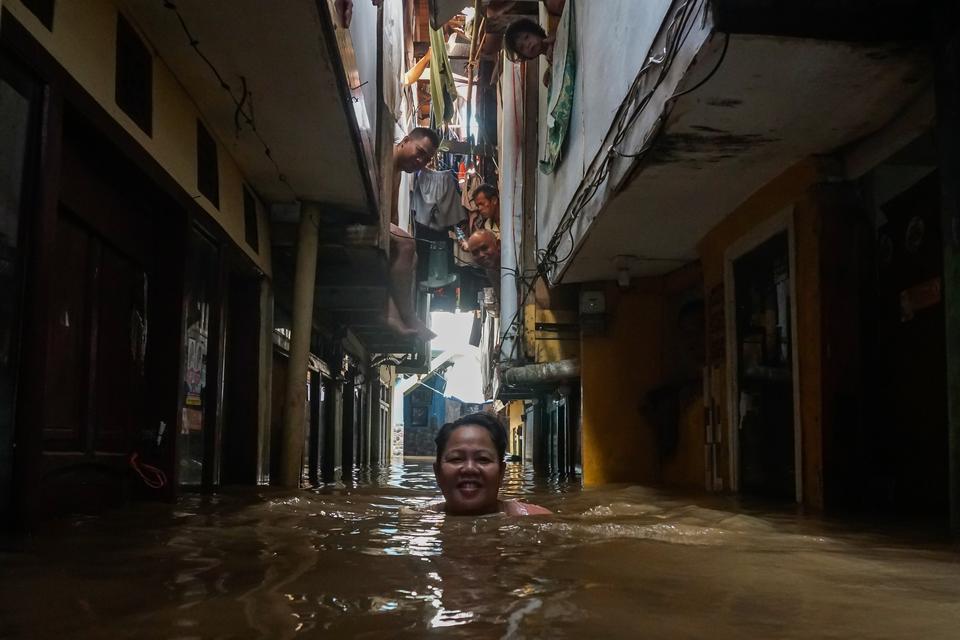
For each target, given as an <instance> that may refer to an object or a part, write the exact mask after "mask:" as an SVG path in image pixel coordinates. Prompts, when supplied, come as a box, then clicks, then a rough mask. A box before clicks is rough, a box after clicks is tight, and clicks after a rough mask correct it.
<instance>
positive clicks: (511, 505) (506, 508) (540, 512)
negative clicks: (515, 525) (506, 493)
mask: <svg viewBox="0 0 960 640" xmlns="http://www.w3.org/2000/svg"><path fill="white" fill-rule="evenodd" d="M503 512H504V513H505V514H507V515H508V516H545V515H550V514H552V513H553V511H550V509H547V508H546V507H541V506H540V505H538V504H530V503H529V502H520V501H519V500H508V501H507V502H504V503H503Z"/></svg>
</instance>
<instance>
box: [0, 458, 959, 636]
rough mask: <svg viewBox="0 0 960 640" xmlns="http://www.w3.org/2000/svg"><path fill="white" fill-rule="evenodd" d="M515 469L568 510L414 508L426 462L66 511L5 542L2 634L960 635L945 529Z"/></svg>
mask: <svg viewBox="0 0 960 640" xmlns="http://www.w3.org/2000/svg"><path fill="white" fill-rule="evenodd" d="M508 475H509V480H508V481H507V482H506V484H505V491H506V493H507V494H508V496H512V497H517V496H520V495H523V496H525V497H526V499H530V500H532V501H535V502H539V503H542V504H544V505H546V506H548V507H550V508H551V509H554V510H555V511H556V513H557V515H556V516H553V517H549V518H527V519H505V518H503V517H486V518H479V519H473V518H448V519H445V518H444V517H443V516H441V515H437V514H429V515H428V514H423V513H418V512H416V511H414V510H412V509H410V508H411V507H416V506H417V505H423V504H426V503H429V502H430V501H432V500H433V499H434V496H435V493H434V492H435V485H434V481H433V477H432V472H431V470H430V467H429V465H428V464H425V463H415V464H406V465H395V466H393V467H391V468H390V469H389V470H388V471H385V472H383V473H381V474H379V475H376V474H375V475H374V476H373V477H370V476H364V477H360V478H357V480H358V481H359V482H357V483H356V486H359V487H361V488H355V489H354V488H339V489H334V488H326V489H322V490H319V491H317V492H296V493H287V492H278V491H270V490H251V491H250V492H247V493H237V492H232V493H231V492H228V493H226V494H221V495H217V496H192V497H191V496H188V497H186V498H184V499H183V500H182V501H181V502H180V503H179V504H177V505H176V506H164V505H158V504H141V505H138V506H136V507H135V508H131V509H126V510H122V511H115V512H112V513H109V514H107V515H105V516H102V517H89V518H75V519H72V520H66V521H60V522H59V523H57V524H56V525H55V527H56V528H57V529H56V530H55V531H52V532H47V533H43V534H38V535H37V536H36V537H34V538H32V539H31V540H29V541H27V542H20V543H18V545H19V547H18V548H15V549H8V550H7V551H5V552H4V553H3V554H2V556H0V558H2V564H3V566H4V578H3V580H2V582H0V620H2V621H3V622H2V625H0V637H3V638H32V639H40V638H108V637H109V638H134V637H135V638H138V639H142V640H147V639H151V638H254V637H262V638H293V637H325V638H361V637H370V638H374V637H375V638H392V637H398V638H419V637H424V636H425V635H427V634H428V632H438V633H441V634H442V635H444V636H450V637H482V638H497V637H505V638H543V637H553V638H559V637H567V638H583V637H597V638H616V637H624V638H627V637H629V638H637V637H651V638H653V637H664V638H703V637H711V638H747V637H754V638H774V637H775V638H813V637H815V638H853V637H856V638H925V639H933V638H955V637H956V629H957V628H958V625H960V608H958V607H957V606H956V603H957V601H958V599H960V581H958V580H957V572H958V567H957V556H956V555H955V554H954V553H953V550H952V549H950V548H949V547H948V546H947V545H945V544H942V543H940V542H937V541H922V540H918V539H917V538H916V537H915V536H916V534H913V535H914V537H913V538H912V539H901V538H897V537H892V536H890V535H889V534H884V535H878V534H875V533H873V532H871V531H870V530H869V528H857V527H851V526H849V525H838V524H831V523H827V522H824V521H821V520H810V519H804V518H802V517H798V516H796V515H794V514H791V513H784V512H777V511H764V510H760V509H739V510H738V509H736V508H735V507H734V506H733V503H732V502H720V501H714V502H712V503H709V504H708V503H707V502H705V500H710V499H708V498H704V499H681V498H679V497H677V496H666V495H663V494H658V493H656V492H654V491H652V490H649V489H643V488H639V487H628V486H620V487H607V488H602V489H595V490H594V489H588V490H581V489H579V487H578V486H574V485H564V484H562V483H553V484H544V483H539V484H536V483H534V482H533V481H532V480H531V478H530V477H529V476H528V475H525V474H524V473H523V471H522V468H521V467H520V466H519V465H511V466H510V468H509V470H508ZM887 530H888V531H889V529H887ZM534 550H535V552H534ZM441 627H443V629H441ZM431 635H432V634H431Z"/></svg>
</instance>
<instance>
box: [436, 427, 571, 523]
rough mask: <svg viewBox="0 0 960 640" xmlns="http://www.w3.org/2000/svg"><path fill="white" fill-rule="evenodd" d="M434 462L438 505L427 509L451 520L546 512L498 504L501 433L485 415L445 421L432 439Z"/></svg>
mask: <svg viewBox="0 0 960 640" xmlns="http://www.w3.org/2000/svg"><path fill="white" fill-rule="evenodd" d="M436 443H437V459H436V462H434V463H433V472H434V474H435V475H436V478H437V485H438V486H439V487H440V491H441V492H442V493H443V498H444V502H441V503H437V504H435V505H432V506H431V509H433V510H434V511H438V512H442V513H446V514H447V515H451V516H482V515H488V514H491V513H504V514H506V515H508V516H535V515H546V514H550V513H552V512H551V511H550V510H549V509H546V508H544V507H541V506H539V505H535V504H527V503H524V502H520V501H518V500H500V485H501V484H502V483H503V474H504V472H505V471H506V469H507V464H506V462H504V459H503V458H504V456H505V455H506V452H507V433H506V430H505V429H504V428H503V425H502V424H500V421H499V420H497V418H496V417H495V416H493V415H490V414H489V413H472V414H469V415H466V416H463V417H462V418H460V419H459V420H454V421H453V422H448V423H447V424H445V425H443V426H442V427H441V428H440V431H438V432H437V437H436Z"/></svg>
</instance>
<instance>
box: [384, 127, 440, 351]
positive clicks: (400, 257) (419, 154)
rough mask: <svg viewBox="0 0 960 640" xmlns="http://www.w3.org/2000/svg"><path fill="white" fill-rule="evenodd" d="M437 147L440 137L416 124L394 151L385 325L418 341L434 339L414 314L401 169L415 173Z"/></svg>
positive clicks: (411, 247)
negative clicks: (400, 203)
mask: <svg viewBox="0 0 960 640" xmlns="http://www.w3.org/2000/svg"><path fill="white" fill-rule="evenodd" d="M439 147H440V136H438V135H437V134H436V132H434V131H433V130H432V129H427V128H425V127H417V128H415V129H413V130H412V131H411V132H410V133H409V134H408V135H406V136H405V137H404V138H403V140H401V141H400V143H399V144H398V145H397V146H396V147H394V150H393V191H392V194H393V209H392V212H391V219H390V295H389V297H388V299H387V325H388V326H389V327H390V328H391V329H393V330H394V331H396V332H397V333H398V334H400V335H402V336H409V337H417V338H420V339H421V340H430V339H431V338H435V337H436V334H434V333H433V332H432V331H430V329H428V328H427V326H426V325H425V324H424V323H423V321H421V320H420V318H419V317H417V310H416V305H415V304H414V299H415V298H414V296H415V294H416V284H417V283H416V277H417V241H416V240H415V239H414V237H413V236H411V235H410V234H409V233H407V232H406V231H404V230H403V229H401V228H400V227H399V226H397V223H398V222H399V220H400V214H399V210H398V208H397V207H398V205H397V198H398V196H399V195H400V172H401V171H404V172H406V173H416V172H417V171H420V170H421V169H423V168H424V167H426V166H427V164H429V162H430V160H431V159H432V158H433V156H434V155H436V153H437V149H438V148H439Z"/></svg>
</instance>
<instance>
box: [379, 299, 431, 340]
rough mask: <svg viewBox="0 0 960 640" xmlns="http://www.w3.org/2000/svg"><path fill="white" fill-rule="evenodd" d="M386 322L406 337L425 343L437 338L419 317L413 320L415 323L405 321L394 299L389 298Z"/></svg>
mask: <svg viewBox="0 0 960 640" xmlns="http://www.w3.org/2000/svg"><path fill="white" fill-rule="evenodd" d="M386 322H387V326H388V327H390V328H391V329H393V330H394V331H396V332H397V333H398V334H400V335H401V336H404V337H409V338H419V339H421V340H424V341H427V340H432V339H434V338H436V337H437V334H435V333H434V332H433V331H430V329H428V328H427V325H425V324H423V323H422V322H420V319H419V318H417V317H414V318H413V322H406V321H404V319H403V318H402V317H401V316H400V312H399V311H398V310H397V305H396V304H395V303H394V301H393V298H392V297H391V298H389V300H388V302H387V317H386Z"/></svg>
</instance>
